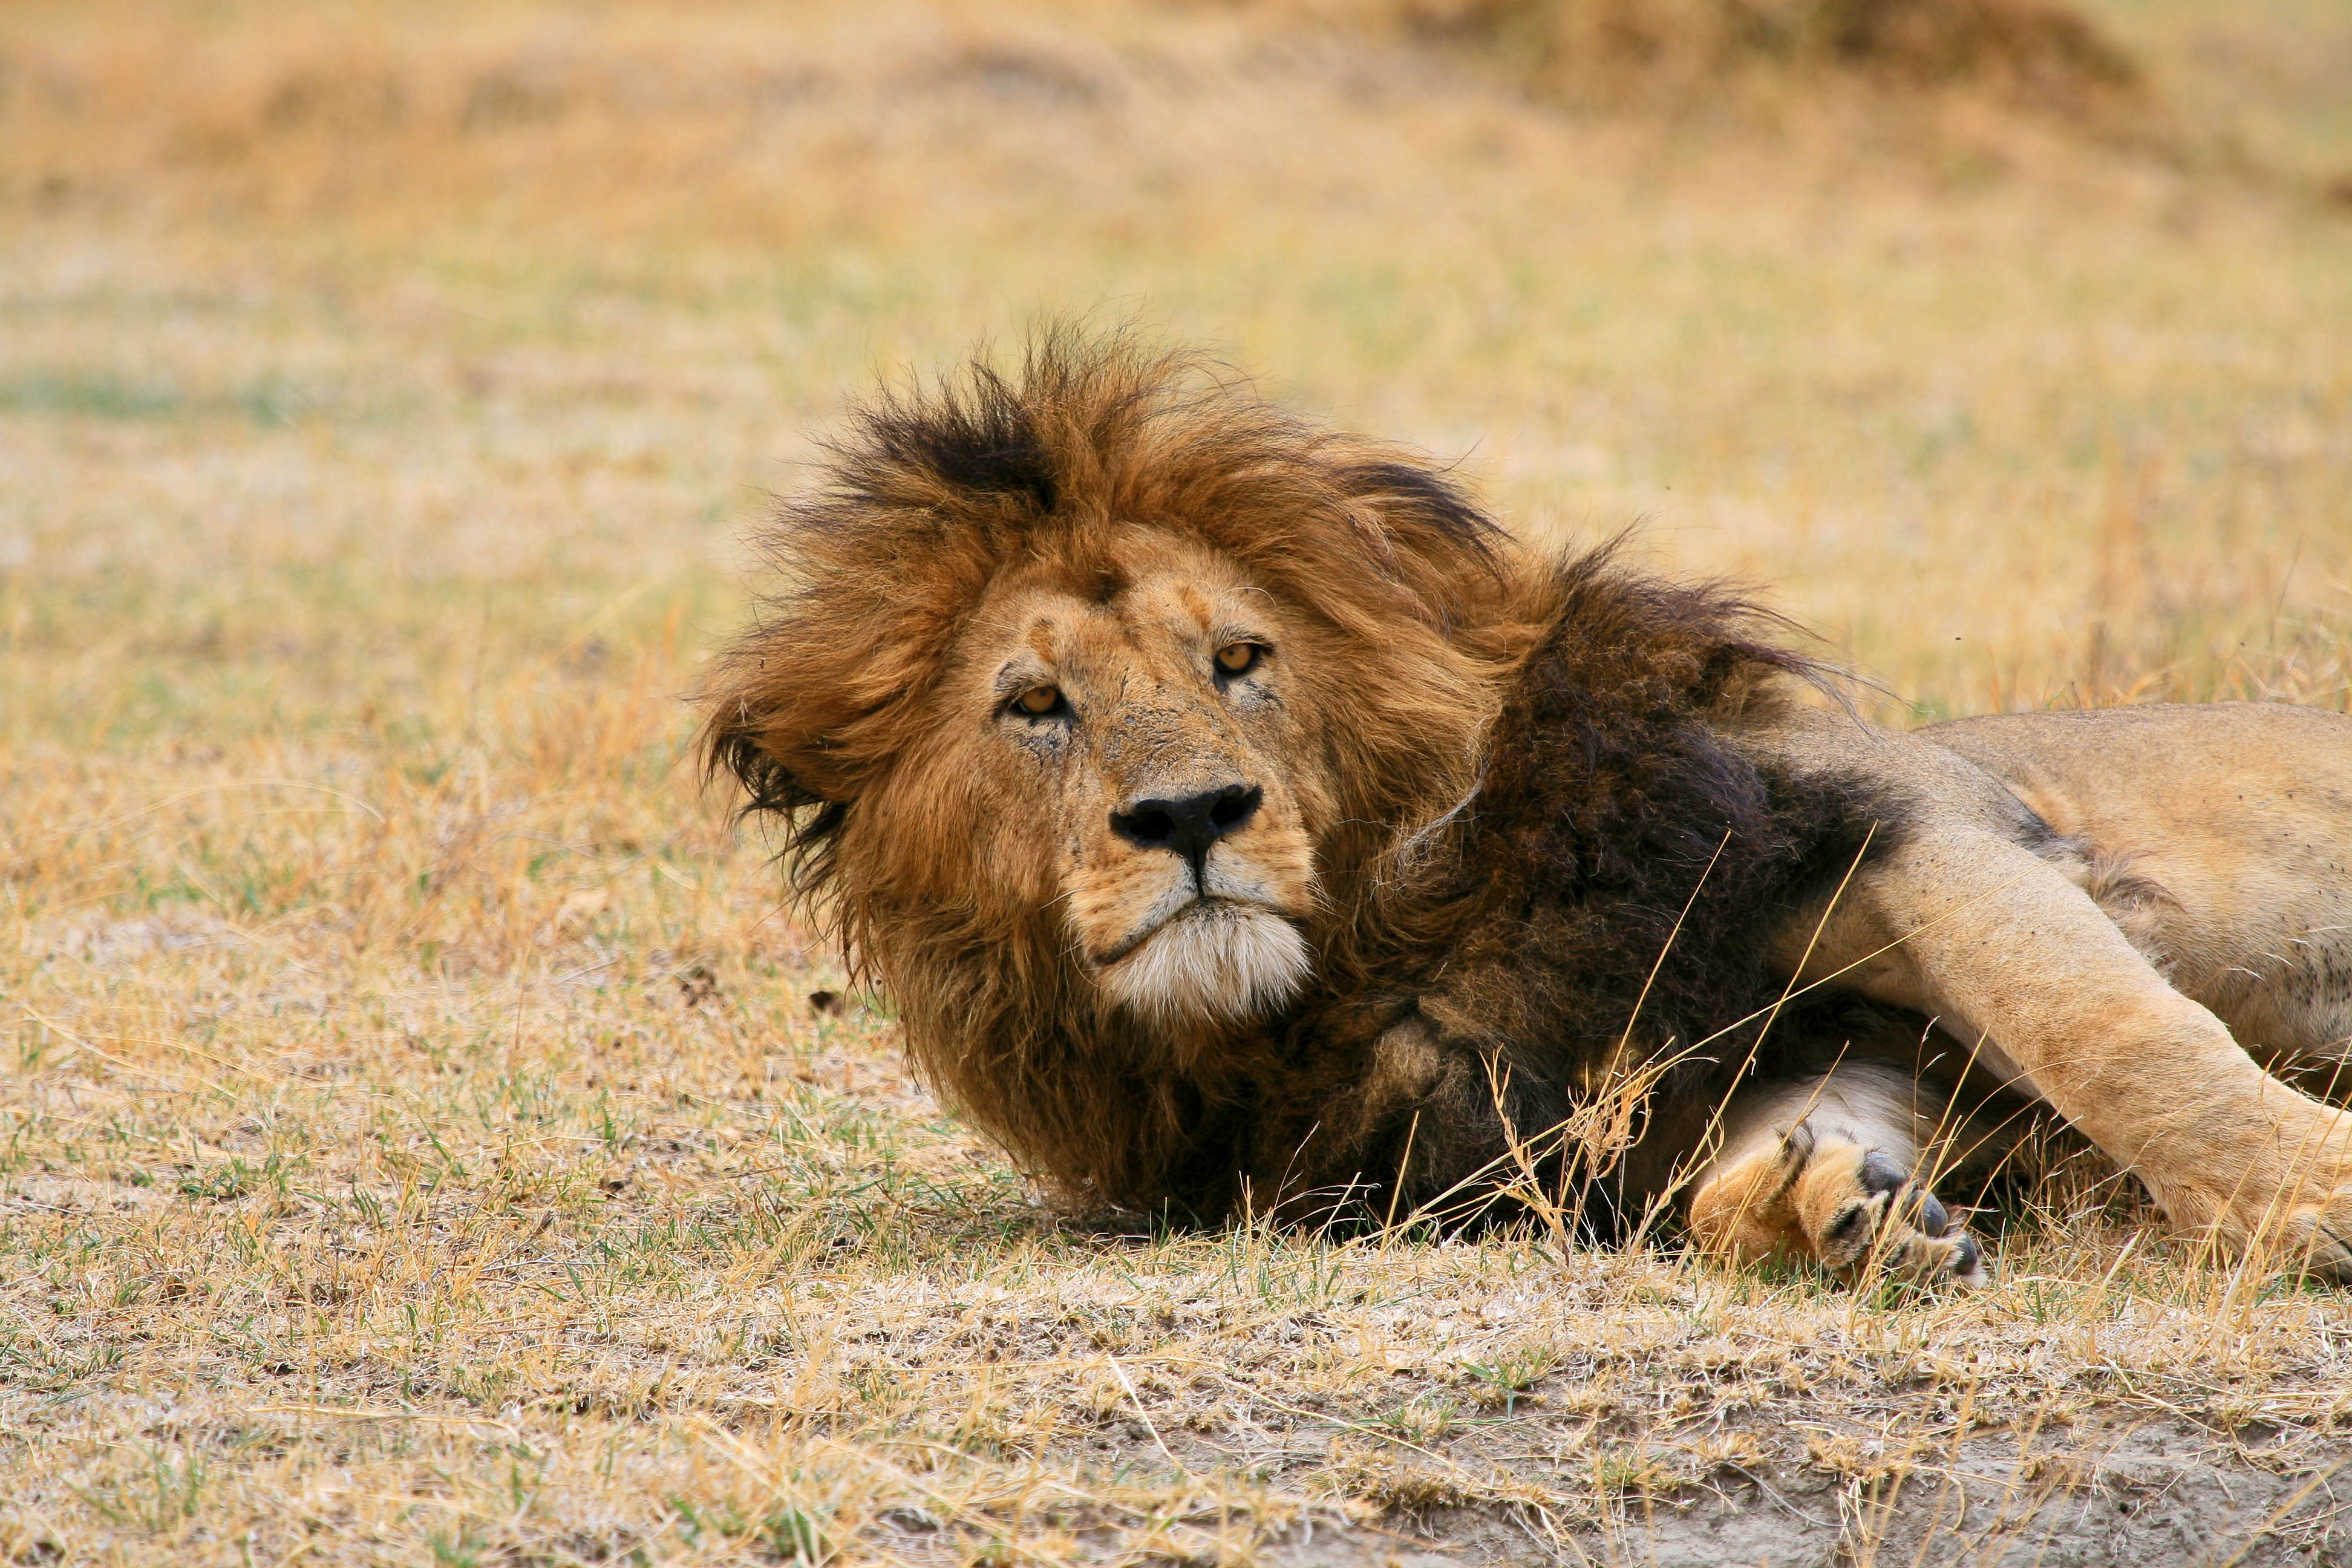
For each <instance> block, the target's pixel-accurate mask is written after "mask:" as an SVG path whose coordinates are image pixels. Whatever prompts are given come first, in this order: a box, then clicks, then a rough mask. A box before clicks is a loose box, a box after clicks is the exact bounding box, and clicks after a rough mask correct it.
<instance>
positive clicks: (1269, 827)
mask: <svg viewBox="0 0 2352 1568" xmlns="http://www.w3.org/2000/svg"><path fill="white" fill-rule="evenodd" d="M759 542H760V543H761V546H762V547H763V548H764V550H765V552H767V555H768V557H769V559H770V560H771V561H772V563H773V564H774V566H775V568H776V571H777V573H778V574H779V581H778V583H777V584H776V585H775V586H774V588H773V589H772V592H770V593H769V594H768V595H766V596H765V597H764V598H763V599H761V601H760V602H759V604H758V607H757V608H756V610H755V612H754V613H753V615H752V617H751V622H750V625H749V626H748V627H747V628H746V629H745V630H744V631H743V632H742V633H741V634H740V637H739V638H738V639H737V640H736V641H734V642H733V643H732V645H731V646H730V647H728V648H727V649H726V650H724V651H723V652H722V654H721V655H720V656H719V659H718V661H717V662H716V664H715V665H714V666H713V670H714V673H713V675H712V677H711V679H710V680H709V683H708V686H707V688H706V690H705V692H704V698H705V700H706V701H707V703H708V713H707V722H706V728H705V731H704V735H703V743H704V746H705V748H706V750H705V755H706V760H707V762H708V764H709V767H710V768H711V770H712V771H713V773H715V774H719V775H721V776H725V775H731V776H732V778H733V779H734V780H736V781H740V786H741V789H742V791H743V798H744V801H745V805H744V810H745V811H746V812H747V813H753V814H764V815H765V816H766V817H767V818H768V819H769V820H772V821H773V822H775V823H777V824H779V825H781V828H782V853H783V858H785V859H786V860H787V862H788V863H789V865H790V867H791V870H792V876H793V887H794V889H796V891H797V894H798V896H799V897H800V898H802V899H803V900H806V901H807V907H808V909H809V910H811V911H813V914H814V918H817V919H819V920H821V921H824V922H826V923H827V924H828V925H829V928H830V930H831V931H832V933H833V934H834V935H835V936H836V937H837V938H838V939H839V940H840V942H842V944H843V947H844V950H845V952H846V954H847V955H848V962H849V963H851V965H852V966H853V971H854V975H855V977H856V979H857V981H858V983H860V984H877V985H879V986H881V987H883V988H885V989H887V992H888V993H889V994H890V995H891V996H893V997H894V998H895V1000H896V1002H897V1004H898V1008H899V1012H900V1017H901V1019H902V1022H903V1027H904V1033H905V1040H906V1045H907V1048H908V1051H909V1053H910V1055H911V1058H912V1060H913V1062H914V1064H915V1066H916V1068H918V1069H919V1072H920V1073H921V1074H922V1076H923V1077H924V1078H925V1079H927V1080H928V1081H929V1082H930V1083H931V1084H932V1085H934V1086H935V1087H936V1089H938V1090H939V1091H940V1095H941V1097H942V1099H943V1100H945V1101H946V1102H947V1103H949V1104H950V1106H951V1107H953V1108H954V1109H956V1110H959V1111H960V1112H961V1113H962V1114H963V1115H965V1116H966V1117H968V1118H969V1119H970V1120H971V1121H974V1122H976V1123H977V1124H978V1125H979V1126H980V1127H981V1128H982V1129H983V1130H985V1131H987V1132H988V1133H990V1134H991V1135H992V1136H993V1137H994V1138H995V1139H996V1140H997V1141H998V1142H1001V1144H1002V1145H1003V1147H1004V1149H1005V1150H1006V1151H1008V1152H1009V1153H1010V1154H1011V1155H1012V1157H1013V1159H1014V1160H1015V1161H1017V1162H1018V1163H1020V1164H1022V1165H1023V1166H1024V1167H1025V1168H1026V1169H1028V1170H1029V1171H1031V1172H1032V1173H1034V1174H1036V1175H1038V1176H1040V1177H1042V1178H1043V1179H1045V1180H1046V1181H1047V1182H1048V1183H1050V1184H1054V1185H1055V1186H1057V1187H1058V1188H1059V1189H1060V1190H1061V1191H1062V1192H1063V1193H1065V1194H1067V1195H1068V1196H1069V1197H1070V1198H1071V1199H1072V1200H1073V1201H1076V1202H1081V1203H1086V1204H1096V1205H1118V1206H1121V1207H1125V1208H1128V1209H1131V1210H1149V1211H1154V1212H1156V1213H1159V1214H1161V1215H1169V1216H1171V1217H1174V1218H1177V1219H1181V1220H1185V1221H1190V1222H1197V1223H1215V1222H1218V1221H1220V1220H1222V1219H1224V1218H1226V1217H1229V1216H1233V1215H1238V1214H1247V1215H1255V1216H1261V1217H1272V1218H1276V1219H1283V1220H1297V1221H1301V1222H1310V1221H1311V1222H1315V1223H1340V1222H1345V1221H1350V1220H1352V1221H1354V1222H1356V1223H1363V1224H1371V1223H1380V1224H1387V1223H1391V1222H1392V1221H1394V1220H1395V1219H1396V1217H1397V1216H1398V1215H1414V1216H1421V1217H1423V1218H1425V1219H1441V1220H1442V1219H1444V1218H1446V1216H1461V1215H1476V1214H1482V1213H1483V1214H1491V1213H1493V1212H1496V1205H1512V1206H1514V1207H1515V1208H1516V1209H1517V1212H1522V1213H1525V1212H1528V1211H1529V1210H1530V1209H1533V1210H1536V1211H1538V1212H1540V1213H1542V1214H1543V1215H1548V1216H1550V1217H1551V1218H1552V1219H1554V1220H1555V1221H1557V1222H1559V1223H1561V1224H1563V1225H1565V1224H1567V1223H1569V1222H1570V1221H1572V1223H1573V1225H1574V1226H1575V1227H1576V1228H1575V1230H1574V1232H1573V1235H1574V1236H1575V1237H1590V1238H1594V1239H1607V1238H1609V1237H1626V1236H1633V1235H1644V1234H1650V1227H1652V1226H1667V1227H1680V1228H1681V1230H1682V1232H1683V1234H1685V1235H1686V1236H1687V1237H1689V1239H1690V1240H1691V1241H1692V1242H1693V1243H1694V1244H1696V1246H1697V1247H1700V1248H1702V1249H1705V1250H1706V1251H1708V1252H1712V1253H1716V1254H1720V1255H1723V1256H1725V1257H1727V1258H1733V1259H1757V1258H1769V1257H1782V1258H1810V1259H1813V1260H1815V1261H1816V1262H1817V1263H1818V1264H1819V1265H1820V1266H1822V1268H1825V1269H1827V1270H1828V1271H1830V1272H1831V1273H1832V1274H1834V1275H1838V1276H1841V1277H1845V1278H1853V1277H1855V1276H1857V1275H1859V1274H1861V1273H1862V1272H1864V1270H1865V1269H1883V1270H1888V1271H1893V1272H1895V1273H1898V1274H1901V1275H1905V1276H1909V1277H1913V1278H1917V1279H1927V1280H1944V1281H1957V1282H1958V1283H1960V1284H1962V1285H1969V1284H1976V1283H1979V1282H1981V1281H1982V1280H1983V1279H1985V1278H1986V1265H1985V1251H1984V1247H1983V1246H1982V1244H1981V1243H1979V1240H1978V1239H1977V1237H1975V1236H1974V1235H1973V1234H1972V1233H1971V1232H1970V1231H1969V1228H1968V1226H1967V1225H1966V1224H1964V1223H1962V1216H1960V1215H1957V1214H1956V1212H1955V1210H1954V1208H1953V1207H1952V1205H1948V1204H1946V1203H1945V1202H1944V1201H1943V1199H1942V1198H1941V1197H1940V1196H1939V1195H1938V1194H1937V1192H1936V1190H1935V1189H1936V1187H1937V1184H1947V1190H1949V1188H1948V1182H1949V1181H1951V1180H1957V1179H1958V1176H1957V1175H1956V1174H1955V1173H1961V1172H1964V1171H1966V1170H1969V1169H1971V1168H1976V1169H1981V1168H1983V1167H1984V1165H1985V1163H1986V1162H1987V1161H1989V1160H1990V1161H1994V1162H1995V1163H1997V1161H1998V1159H2000V1158H2001V1157H2004V1151H2006V1150H2008V1149H2010V1148H2011V1146H2012V1145H2013V1144H2014V1142H2015V1141H2016V1133H2015V1129H2016V1128H2017V1127H2019V1126H2020V1125H2021V1124H2022V1122H2023V1121H2030V1120H2031V1119H2030V1118H2028V1117H2021V1114H2020V1113H2021V1110H2025V1109H2027V1108H2032V1109H2033V1110H2036V1111H2037V1112H2043V1113H2048V1114H2051V1115H2054V1117H2056V1118H2058V1119H2061V1120H2062V1121H2063V1124H2064V1125H2065V1126H2067V1127H2071V1128H2072V1129H2073V1130H2074V1132H2075V1133H2078V1134H2079V1135H2080V1136H2081V1137H2082V1138H2084V1139H2087V1140H2088V1142H2090V1143H2092V1144H2095V1146H2096V1148H2097V1149H2098V1150H2099V1151H2101V1152H2104V1154H2105V1156H2106V1157H2107V1158H2109V1159H2111V1160H2112V1161H2113V1162H2114V1163H2115V1164H2116V1166H2118V1167H2119V1168H2120V1169H2122V1170H2124V1171H2126V1172H2128V1173H2131V1174H2132V1175H2133V1176H2135V1177H2137V1180H2138V1181H2139V1182H2140V1183H2141V1184H2144V1185H2145V1187H2146V1189H2147V1193H2148V1194H2150V1195H2151V1196H2152V1198H2153V1200H2154V1202H2155V1203H2156V1205H2158V1207H2159V1208H2160V1209H2161V1211H2162V1212H2163V1214H2164V1215H2166V1216H2167V1217H2168V1219H2169V1220H2170V1222H2171V1223H2173V1224H2174V1225H2176V1226H2179V1227H2181V1228H2182V1229H2184V1230H2186V1231H2188V1232H2190V1233H2193V1234H2194V1235H2196V1236H2198V1237H2202V1238H2205V1239H2207V1240H2209V1241H2210V1242H2211V1243H2214V1244H2216V1245H2218V1246H2220V1247H2226V1248H2228V1249H2231V1250H2232V1251H2234V1252H2252V1253H2256V1254H2259V1255H2260V1257H2261V1258H2263V1259H2264V1260H2266V1261H2270V1262H2274V1263H2277V1264H2279V1265H2281V1266H2284V1267H2290V1268H2301V1269H2305V1270H2307V1271H2309V1272H2311V1273H2314V1274H2316V1275H2319V1276H2323V1277H2325V1278H2327V1279H2335V1280H2345V1279H2352V1118H2347V1115H2346V1113H2345V1112H2343V1111H2342V1110H2338V1109H2337V1108H2336V1106H2334V1105H2333V1104H2331V1103H2329V1102H2328V1100H2326V1098H2325V1091H2326V1089H2328V1088H2330V1087H2332V1084H2333V1078H2332V1076H2331V1075H2333V1074H2335V1073H2336V1071H2337V1070H2338V1069H2340V1068H2342V1066H2343V1065H2344V1063H2345V1061H2346V1059H2347V1056H2348V1055H2352V874H2347V867H2352V720H2347V718H2345V717H2343V716H2341V715H2337V714H2332V713H2327V712H2323V711H2319V710H2310V709H2297V708H2292V707H2287V706H2282V705H2273V704H2254V703H2247V704H2231V705H2221V706H2211V707H2145V708H2126V709H2115V710H2099V711H2084V712H2048V713H2030V714H2003V715H1998V716H1988V717H1984V718H1978V719H1966V720H1960V721H1955V722H1948V723H1942V724H1935V725H1930V726H1928V727H1927V728H1924V729H1920V730H1916V731H1910V732H1907V733H1905V732H1898V731H1892V730H1888V729H1884V728H1880V727H1878V726H1876V725H1874V724H1872V723H1868V722H1865V721H1864V720H1862V719H1861V718H1859V717H1857V716H1856V714H1855V713H1854V712H1853V710H1851V708H1850V706H1848V705H1844V704H1843V703H1841V702H1840V701H1837V700H1822V699H1821V697H1820V696H1819V695H1817V694H1819V693H1828V694H1829V695H1830V696H1832V697H1834V696H1835V694H1836V693H1837V691H1838V690H1840V689H1841V688H1840V687H1839V686H1838V684H1837V681H1836V679H1834V674H1835V672H1832V671H1829V670H1826V669H1825V668H1823V667H1822V666H1821V665H1819V664H1817V663H1816V662H1815V661H1813V660H1812V659H1811V658H1807V657H1806V656H1804V655H1802V654H1801V653H1800V652H1798V651H1794V650H1793V649H1792V648H1791V647H1790V644H1791V642H1792V641H1794V640H1795V638H1796V633H1795V630H1794V628H1793V627H1792V626H1790V623H1788V622H1786V621H1783V620H1780V619H1779V618H1776V617H1775V616H1772V615H1770V614H1769V613H1768V612H1767V611H1765V610H1763V609H1761V608H1759V606H1758V605H1756V604H1754V603H1753V602H1751V601H1750V600H1748V599H1747V598H1744V597H1742V596H1741V595H1738V594H1737V593H1735V592H1733V591H1731V590H1729V589H1727V588H1726V587H1724V586H1722V585H1720V584H1708V583H1690V582H1678V581H1671V580H1666V579H1664V578H1661V577H1659V576H1657V575H1654V574H1650V573H1646V572H1644V571H1642V570H1638V569H1636V568H1635V567H1633V566H1632V565H1630V564H1628V563H1627V561H1626V558H1625V552H1624V551H1623V550H1622V549H1620V548H1618V547H1617V546H1615V545H1604V546H1602V547H1601V548H1597V549H1591V550H1586V551H1584V552H1580V553H1570V554H1567V555H1565V556H1559V557H1554V556H1548V555H1545V554H1541V553H1539V552H1536V551H1535V550H1533V549H1531V548H1530V547H1528V546H1527V545H1525V544H1523V543H1522V542H1519V541H1517V539H1515V538H1514V536H1512V535H1511V534H1510V533H1508V532H1507V531H1505V530H1504V529H1503V528H1502V527H1501V526H1500V525H1498V524H1497V523H1496V521H1494V520H1493V519H1492V518H1491V517H1490V516H1489V515H1488V514H1487V512H1486V511H1485V510H1482V509H1481V508H1480V506H1479V505H1478V504H1477V503H1476V502H1475V500H1474V499H1473V498H1472V497H1471V496H1470V494H1469V493H1468V492H1467V491H1466V490H1465V489H1464V488H1463V486H1462V485H1460V484H1459V483H1458V482H1457V481H1456V480H1455V479H1454V478H1453V477H1452V476H1451V475H1450V474H1449V473H1448V472H1446V471H1444V469H1442V468H1438V467H1436V466H1434V465H1433V464H1432V463H1431V462H1430V461H1428V460H1426V459H1424V458H1421V457H1419V456H1417V455H1416V454H1414V453H1412V452H1411V451H1409V450H1406V449H1404V448H1402V447H1394V446H1391V445H1387V444H1384V443H1381V442H1378V441H1375V440H1371V439H1369V438H1366V437H1359V436H1353V435H1348V434H1343V433H1339V432H1337V431H1333V430H1330V429H1326V428H1323V427H1320V426H1316V425H1314V424H1311V423H1309V422H1307V421H1306V420H1303V419H1301V418H1299V417H1297V416H1293V415H1291V414H1288V413H1286V412H1283V411H1281V410H1279V409H1277V408H1276V407H1274V406H1272V405H1269V404H1268V403H1266V402H1265V401H1263V400H1261V399H1260V398H1259V397H1257V396H1256V395H1255V394H1254V393H1252V392H1251V391H1250V389H1249V387H1248V385H1247V384H1245V383H1244V382H1243V381H1242V380H1240V379H1239V378H1238V377H1237V376H1235V375H1234V374H1231V373H1229V372H1225V371H1223V370H1220V369H1219V368H1217V367H1216V366H1215V365H1214V364H1213V363H1210V362H1207V361H1204V360H1202V359H1200V358H1198V357H1196V356H1192V355H1188V354H1185V353H1177V352H1160V351H1154V350H1150V349H1147V348H1145V347H1143V346H1139V344H1138V343H1137V342H1134V341H1133V340H1131V339H1129V338H1127V337H1123V336H1119V335H1111V336H1108V337H1090V336H1088V335H1087V334H1085V333H1083V332H1079V331H1073V330H1069V329H1056V330H1052V331H1045V332H1044V333H1042V334H1040V335H1039V336H1037V337H1036V338H1034V339H1033V341H1032V342H1031V343H1030V345H1029V347H1028V350H1027V353H1026V355H1025V358H1024V362H1023V363H1022V365H1021V367H1020V369H1019V370H1018V371H1017V372H1011V373H1008V372H1004V371H1000V370H998V369H996V368H992V362H989V361H987V360H985V359H984V358H983V359H982V360H978V361H975V363H973V364H972V365H971V367H970V368H969V369H968V370H966V371H964V372H962V373H960V374H956V375H951V376H950V377H948V378H945V379H943V380H942V381H940V383H939V384H937V385H935V386H930V387H928V388H926V387H924V386H922V385H920V384H918V385H916V386H914V387H911V388H905V389H900V390H896V391H892V390H885V391H883V392H881V393H878V394H877V395H874V396H873V397H871V398H870V399H868V400H866V401H865V402H863V403H861V404H858V405H856V406H855V409H854V412H853V413H852V415H851V416H850V417H849V419H848V422H847V425H846V427H845V431H844V432H843V433H842V434H841V435H839V436H838V437H836V438H835V440H834V442H833V443H832V444H831V445H830V446H829V447H827V457H826V458H825V459H824V462H823V464H822V468H821V478H820V479H819V481H818V482H817V483H816V484H815V485H814V486H813V487H812V488H810V489H808V490H807V491H806V492H805V493H803V494H801V495H799V496H798V497H797V498H795V499H791V500H786V501H784V502H782V503H781V505H780V507H779V510H777V511H776V512H775V514H774V517H773V521H772V524H771V525H770V526H769V527H768V529H767V530H766V531H765V532H764V533H763V534H762V535H761V539H760V541H759ZM2291 1079H2292V1080H2294V1081H2290V1080H2291ZM2298 1085H2300V1086H2301V1087H2298ZM2314 1090H2317V1091H2318V1092H2314ZM1561 1216H1567V1218H1566V1219H1562V1217H1561Z"/></svg>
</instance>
